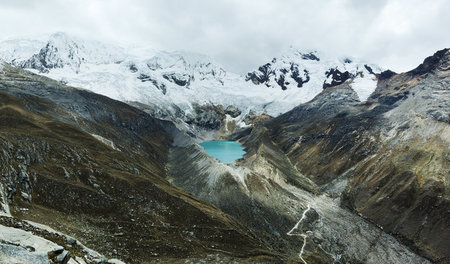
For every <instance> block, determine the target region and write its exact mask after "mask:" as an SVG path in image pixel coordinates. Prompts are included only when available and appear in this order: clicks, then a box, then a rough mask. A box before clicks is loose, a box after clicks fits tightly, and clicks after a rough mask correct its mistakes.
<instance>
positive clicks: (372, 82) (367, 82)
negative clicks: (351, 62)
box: [350, 75, 377, 102]
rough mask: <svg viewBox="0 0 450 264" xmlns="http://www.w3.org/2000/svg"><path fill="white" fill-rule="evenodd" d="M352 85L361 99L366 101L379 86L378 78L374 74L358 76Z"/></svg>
mask: <svg viewBox="0 0 450 264" xmlns="http://www.w3.org/2000/svg"><path fill="white" fill-rule="evenodd" d="M350 85H351V87H352V89H353V90H354V91H355V92H356V93H357V94H358V97H359V100H360V101H361V102H365V101H367V99H368V98H369V96H370V95H371V94H372V93H373V92H374V91H375V89H376V88H377V79H376V77H375V76H373V75H369V76H367V77H356V78H355V79H354V80H353V82H352V83H351V84H350Z"/></svg>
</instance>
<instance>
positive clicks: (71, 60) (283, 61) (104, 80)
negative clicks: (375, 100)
mask: <svg viewBox="0 0 450 264" xmlns="http://www.w3.org/2000/svg"><path fill="white" fill-rule="evenodd" d="M311 54H312V55H311ZM0 59H3V60H4V61H6V62H9V63H12V64H14V65H17V66H20V67H22V68H26V69H29V70H31V71H34V72H35V73H39V74H43V75H45V76H48V77H50V78H53V79H56V80H60V81H61V82H64V83H67V84H68V85H71V86H75V87H80V88H85V89H88V90H91V91H93V92H96V93H99V94H102V95H106V96H108V97H111V98H113V99H117V100H121V101H125V102H130V101H133V102H139V103H143V104H148V105H151V106H154V107H155V108H158V109H162V110H164V111H167V112H169V113H172V114H174V113H175V111H176V110H177V109H178V108H179V109H181V110H182V111H183V112H184V113H185V114H188V113H191V112H192V104H193V103H197V104H201V105H202V104H221V105H223V106H224V107H227V106H229V105H233V106H236V107H237V108H239V109H240V110H241V111H242V113H243V115H245V114H247V113H248V112H249V111H250V110H253V111H256V112H259V113H260V112H263V111H265V112H266V113H267V114H269V115H271V116H277V115H279V114H282V113H284V112H286V111H288V110H290V109H292V108H294V107H295V106H297V105H299V104H301V103H305V102H307V101H310V100H311V99H313V98H314V97H315V96H316V95H317V94H319V93H320V92H321V91H322V90H323V86H324V83H327V84H328V83H331V82H332V80H333V76H332V75H329V76H327V73H329V72H330V70H331V69H334V70H338V71H340V72H346V71H348V72H349V73H350V74H351V75H352V77H354V78H353V82H352V87H353V88H354V89H355V91H356V92H357V93H358V95H359V97H360V99H361V100H362V101H364V100H366V99H367V97H368V96H369V95H370V94H371V93H372V92H373V91H374V90H375V85H376V81H375V76H374V75H373V74H370V73H369V72H368V70H367V68H366V67H365V65H367V64H365V63H363V62H360V61H357V60H355V59H352V60H350V59H348V58H333V57H332V56H329V55H327V54H324V53H319V52H316V51H308V52H306V53H304V52H301V51H298V50H296V49H294V48H291V49H289V50H288V51H286V52H285V54H284V55H282V56H280V58H276V59H275V58H274V59H273V61H272V62H271V63H269V64H270V66H269V68H270V71H271V73H270V74H269V76H268V77H267V81H266V82H265V83H259V84H255V82H253V81H252V80H248V78H246V76H242V75H239V74H235V73H232V72H229V71H226V70H225V69H224V68H223V67H221V66H220V65H219V64H218V63H216V62H215V61H214V60H213V59H211V58H209V57H208V56H205V55H201V54H196V53H189V52H181V51H176V52H166V51H156V50H152V49H150V48H146V47H138V46H133V47H126V48H122V47H118V46H114V45H109V44H104V43H101V42H98V41H90V40H83V39H79V38H75V37H73V36H70V35H68V34H66V33H55V34H53V35H51V36H50V37H49V38H48V40H46V41H43V40H42V38H40V39H36V40H34V39H19V40H6V41H3V42H0ZM370 67H371V69H373V70H374V72H380V71H381V69H380V68H379V67H377V66H376V65H370ZM294 72H295V73H294ZM254 73H255V76H261V75H264V74H263V73H261V72H259V71H258V70H256V71H254ZM294 74H297V75H298V78H302V79H301V80H303V82H304V83H302V84H301V87H298V86H299V85H297V82H296V80H295V78H294V77H295V76H294ZM281 75H283V76H282V77H281ZM280 78H282V80H280ZM246 79H247V80H246ZM280 84H281V86H280ZM280 87H284V88H285V89H284V90H282V89H281V88H280Z"/></svg>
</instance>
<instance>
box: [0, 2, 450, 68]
mask: <svg viewBox="0 0 450 264" xmlns="http://www.w3.org/2000/svg"><path fill="white" fill-rule="evenodd" d="M449 2H450V1H449V0H428V1H424V0H323V1H320V0H311V1H305V0H283V1H281V0H271V1H269V0H135V1H132V0H123V1H120V0H104V1H101V0H60V1H57V0H0V39H4V38H10V37H13V36H26V35H36V34H48V33H52V32H56V31H64V32H68V33H72V34H76V35H78V36H82V37H87V38H94V39H98V40H105V41H113V42H118V43H120V42H128V43H138V44H140V45H142V44H145V45H148V46H150V47H153V48H155V49H164V50H187V51H194V52H200V53H204V54H207V55H210V56H211V57H213V58H214V59H215V60H216V61H218V62H219V63H221V64H222V65H224V66H225V68H227V69H228V70H232V71H235V72H239V73H244V72H246V71H248V70H250V69H252V68H254V67H257V66H259V65H261V64H262V63H265V62H267V60H269V59H271V58H272V57H275V56H277V55H278V54H280V53H281V52H282V51H283V50H286V49H287V48H288V47H289V46H291V45H292V46H294V47H298V48H300V49H317V50H324V51H327V52H328V53H334V54H336V55H337V56H342V55H349V56H353V57H359V58H362V59H364V60H366V61H368V62H372V63H376V64H378V65H380V66H382V67H384V68H390V69H393V70H395V71H398V72H400V71H406V70H410V69H412V68H414V67H415V66H417V65H418V64H419V63H420V62H422V60H423V59H424V58H425V57H426V56H429V55H432V54H433V53H434V52H435V51H437V50H438V49H442V48H446V47H447V48H448V47H450V34H449V32H450V30H449V28H450V15H449V14H450V3H449Z"/></svg>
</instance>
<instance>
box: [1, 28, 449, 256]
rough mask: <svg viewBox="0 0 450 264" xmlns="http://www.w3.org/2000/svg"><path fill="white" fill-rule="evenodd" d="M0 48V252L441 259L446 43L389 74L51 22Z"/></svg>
mask: <svg viewBox="0 0 450 264" xmlns="http://www.w3.org/2000/svg"><path fill="white" fill-rule="evenodd" d="M0 59H1V60H3V62H2V63H1V64H2V66H0V67H1V68H0V123H1V124H2V125H1V126H0V145H1V146H2V147H1V152H0V173H1V175H2V178H1V182H0V183H1V184H0V194H1V196H0V197H1V199H0V201H1V205H0V209H1V210H0V211H2V214H1V215H0V229H1V232H0V252H1V254H0V262H2V261H3V262H6V263H8V262H12V261H17V262H18V263H75V264H76V263H123V262H127V263H185V262H186V261H187V262H193V263H202V262H206V263H447V262H448V261H450V254H449V252H448V248H450V244H449V242H448V241H450V227H449V223H450V215H449V212H450V202H449V200H450V196H449V193H450V192H449V191H448V190H449V185H448V179H449V177H448V176H449V174H448V172H449V155H450V137H449V135H450V131H449V128H450V126H449V124H450V105H449V102H450V100H449V99H450V93H449V87H450V86H449V83H450V76H449V73H450V64H449V63H450V51H449V49H443V50H440V51H438V52H436V53H435V54H434V55H432V56H430V57H428V58H426V59H425V60H424V62H423V63H422V64H421V65H419V66H418V67H417V68H415V69H413V70H411V71H409V72H405V73H395V72H392V71H390V70H384V69H382V68H380V67H379V66H376V65H373V64H370V63H366V62H363V61H361V60H358V59H355V58H352V57H343V58H334V57H333V56H330V55H327V54H326V53H324V52H318V51H299V50H297V49H295V48H291V49H289V50H288V51H286V52H284V54H282V55H281V56H278V57H277V58H274V59H272V60H271V61H270V62H268V63H266V64H264V65H262V66H260V67H258V68H257V69H253V70H249V71H248V73H246V74H244V75H240V74H236V73H232V72H230V71H227V70H226V69H224V67H222V66H220V65H219V64H218V63H216V62H214V60H213V59H211V58H209V57H207V56H205V55H200V54H193V53H189V52H179V51H176V52H167V51H155V50H152V49H147V48H137V47H126V48H123V47H119V46H115V45H110V44H104V43H101V42H97V41H91V40H84V39H79V38H76V37H73V36H71V35H69V34H66V33H55V34H53V35H51V36H50V37H49V38H45V39H37V40H35V39H20V40H17V39H16V40H6V41H3V42H0ZM211 139H226V140H235V141H239V142H240V143H241V144H242V145H243V146H244V147H245V151H246V154H245V155H244V157H243V158H242V159H239V160H237V161H236V162H235V163H233V164H224V163H220V162H219V161H218V160H216V159H215V158H213V157H212V156H210V155H208V154H207V153H206V152H205V151H204V149H203V148H202V147H200V146H199V144H198V143H199V142H202V141H205V140H211ZM119 259H120V260H119Z"/></svg>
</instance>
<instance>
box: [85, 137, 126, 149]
mask: <svg viewBox="0 0 450 264" xmlns="http://www.w3.org/2000/svg"><path fill="white" fill-rule="evenodd" d="M91 136H93V137H94V138H95V139H97V140H98V141H100V142H102V143H103V144H105V145H106V146H108V147H110V148H112V149H114V150H119V149H118V148H116V146H115V145H114V142H112V140H109V139H106V138H104V137H102V136H99V135H96V134H91ZM119 151H120V150H119Z"/></svg>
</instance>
